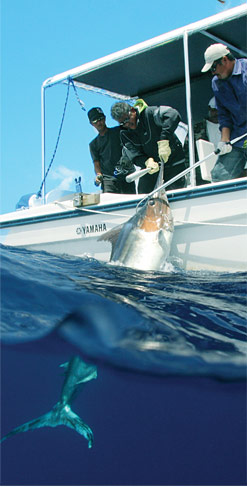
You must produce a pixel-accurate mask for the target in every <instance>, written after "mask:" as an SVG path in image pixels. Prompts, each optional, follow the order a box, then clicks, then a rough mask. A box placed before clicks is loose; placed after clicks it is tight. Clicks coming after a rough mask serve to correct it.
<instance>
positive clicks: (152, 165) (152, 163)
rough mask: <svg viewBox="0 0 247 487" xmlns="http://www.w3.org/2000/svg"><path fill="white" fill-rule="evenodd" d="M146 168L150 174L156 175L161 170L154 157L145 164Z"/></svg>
mask: <svg viewBox="0 0 247 487" xmlns="http://www.w3.org/2000/svg"><path fill="white" fill-rule="evenodd" d="M145 166H146V168H147V169H149V174H154V173H156V172H158V171H159V169H160V166H159V164H158V162H155V161H154V160H153V158H152V157H149V159H147V161H146V162H145Z"/></svg>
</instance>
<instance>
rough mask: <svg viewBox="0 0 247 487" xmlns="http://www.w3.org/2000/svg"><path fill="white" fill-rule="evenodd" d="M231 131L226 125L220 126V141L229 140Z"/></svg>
mask: <svg viewBox="0 0 247 487" xmlns="http://www.w3.org/2000/svg"><path fill="white" fill-rule="evenodd" d="M230 134H231V131H230V129H229V128H228V127H222V129H221V140H222V142H230Z"/></svg>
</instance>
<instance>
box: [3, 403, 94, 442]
mask: <svg viewBox="0 0 247 487" xmlns="http://www.w3.org/2000/svg"><path fill="white" fill-rule="evenodd" d="M60 425H64V426H67V427H69V428H72V429H74V430H75V431H77V433H79V434H80V435H82V436H84V438H86V439H87V441H88V448H91V447H92V445H93V432H92V430H91V428H90V427H89V426H88V425H87V424H86V423H84V422H83V421H82V420H81V418H80V417H79V416H78V415H77V414H75V413H74V412H73V411H72V409H71V407H70V405H69V404H68V403H61V402H58V403H57V404H56V405H55V406H54V407H53V409H52V410H51V411H50V412H49V413H47V414H44V415H43V416H40V417H39V418H36V419H33V420H31V421H28V422H27V423H24V424H22V425H21V426H18V427H17V428H14V429H13V430H11V431H10V432H9V433H8V434H7V435H5V436H3V437H2V438H1V440H0V442H3V441H5V440H6V439H7V438H10V437H11V436H14V435H17V434H18V433H24V432H26V431H31V430H34V429H37V428H43V427H45V426H48V427H51V428H55V427H56V426H60Z"/></svg>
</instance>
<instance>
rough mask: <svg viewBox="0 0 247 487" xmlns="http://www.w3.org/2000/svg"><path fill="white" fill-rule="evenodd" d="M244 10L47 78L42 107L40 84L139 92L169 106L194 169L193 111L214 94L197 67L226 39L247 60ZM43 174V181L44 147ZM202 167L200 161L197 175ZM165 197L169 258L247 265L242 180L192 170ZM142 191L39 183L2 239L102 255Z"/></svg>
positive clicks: (187, 264)
mask: <svg viewBox="0 0 247 487" xmlns="http://www.w3.org/2000/svg"><path fill="white" fill-rule="evenodd" d="M246 14H247V5H241V6H239V7H236V8H233V9H230V10H226V11H224V12H223V13H220V14H217V15H214V16H212V17H209V18H207V19H204V20H201V21H199V22H195V23H193V24H189V25H187V26H185V27H183V28H180V29H176V30H174V31H172V32H169V33H167V34H164V35H161V36H159V37H156V38H154V39H151V40H149V41H146V42H143V43H140V44H137V45H135V46H132V47H131V48H128V49H124V50H122V51H119V52H117V53H114V54H112V55H109V56H106V57H104V58H101V59H99V60H97V61H93V62H91V63H87V64H84V65H82V66H79V67H77V68H75V69H72V70H70V71H66V72H64V73H62V74H59V75H57V76H54V77H52V78H49V79H48V80H46V81H45V82H44V83H43V86H42V100H43V111H44V103H45V96H44V94H45V90H46V88H47V87H51V86H53V85H56V84H57V83H67V84H68V83H70V82H71V80H72V81H73V83H74V85H75V86H77V87H82V88H83V87H84V88H86V89H92V90H94V89H97V90H99V89H101V90H103V91H104V92H107V94H110V95H112V96H113V97H115V98H117V99H119V100H123V99H130V98H135V97H138V98H144V99H145V101H146V103H148V104H149V105H170V106H173V107H174V108H177V109H178V111H179V112H180V114H181V116H182V120H183V122H186V124H187V125H188V133H189V151H190V152H189V155H190V165H191V167H192V166H193V165H194V163H195V155H194V144H193V131H192V116H193V121H194V122H195V121H199V120H202V119H203V117H204V115H205V112H206V109H207V102H208V100H209V99H210V97H211V96H212V92H211V80H210V78H209V77H207V76H205V75H203V74H202V73H201V67H202V65H203V53H204V51H205V50H206V48H207V47H208V46H209V45H210V44H211V43H213V42H222V43H224V44H227V45H228V46H229V48H230V50H231V51H232V52H233V54H234V55H236V57H245V56H246V51H247V46H246ZM113 74H114V75H113ZM42 133H43V139H44V130H43V132H42ZM43 145H44V140H43ZM208 163H209V164H210V161H209V160H208ZM42 170H43V176H44V179H45V174H46V167H45V160H44V151H43V169H42ZM205 173H207V167H205V165H204V168H203V171H202V175H203V177H205ZM208 179H209V180H210V176H208ZM167 196H168V199H169V202H170V206H171V209H172V212H173V217H174V222H175V229H174V237H173V243H172V247H171V260H173V259H174V261H175V262H176V263H177V264H178V265H179V266H181V267H182V268H184V269H186V270H215V271H223V272H224V271H230V272H236V271H244V270H247V258H246V249H247V218H246V201H247V178H246V177H243V178H239V179H235V180H230V181H225V182H221V183H212V182H209V181H205V184H203V185H197V184H196V175H195V170H191V178H190V184H189V186H188V187H187V188H184V189H179V190H173V191H171V190H169V187H168V190H167ZM143 197H144V195H139V194H136V195H120V194H109V193H108V194H107V193H104V194H103V193H95V194H83V193H81V192H78V193H68V194H66V195H61V194H60V195H59V194H58V192H57V191H56V190H54V191H50V192H49V193H48V194H46V193H45V184H44V185H43V194H42V198H39V199H38V200H37V199H36V196H35V195H34V196H33V197H32V198H31V199H30V200H29V205H28V206H27V207H23V208H21V209H18V210H16V211H14V212H11V213H8V214H5V215H2V216H1V218H0V225H1V231H2V232H3V235H4V240H3V238H2V241H3V243H4V244H5V245H10V246H11V245H13V246H18V247H24V248H27V249H31V250H45V251H48V252H53V253H59V254H62V253H66V254H71V255H74V256H80V257H82V256H85V255H87V256H92V257H94V258H97V259H99V260H103V261H108V260H109V257H110V251H111V246H110V244H109V243H108V242H105V241H99V240H98V237H99V236H101V235H102V234H103V233H104V232H106V231H108V230H110V229H111V228H113V227H114V226H116V225H119V224H120V223H124V222H125V221H126V220H127V219H128V218H129V217H131V216H132V215H133V213H134V212H135V211H136V205H137V204H138V202H140V200H142V199H143Z"/></svg>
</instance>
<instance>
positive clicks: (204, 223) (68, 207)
mask: <svg viewBox="0 0 247 487" xmlns="http://www.w3.org/2000/svg"><path fill="white" fill-rule="evenodd" d="M53 203H54V204H55V205H59V206H62V207H64V208H66V209H71V207H70V206H67V205H65V204H64V203H61V202H60V201H53ZM76 209H77V210H81V211H87V212H89V213H98V214H100V215H112V216H121V217H124V218H129V217H130V215H123V214H122V213H113V212H109V211H100V210H90V209H88V208H84V207H83V208H76ZM174 223H185V224H187V225H190V224H192V225H211V226H216V227H237V228H238V227H243V228H247V224H241V223H240V224H238V223H213V222H195V221H190V220H188V221H186V220H174Z"/></svg>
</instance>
